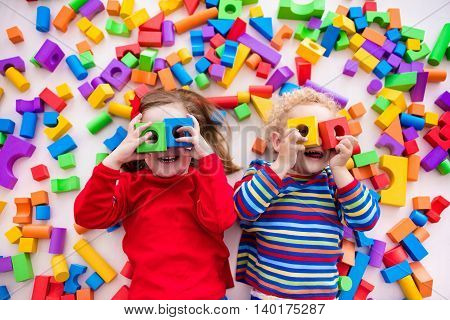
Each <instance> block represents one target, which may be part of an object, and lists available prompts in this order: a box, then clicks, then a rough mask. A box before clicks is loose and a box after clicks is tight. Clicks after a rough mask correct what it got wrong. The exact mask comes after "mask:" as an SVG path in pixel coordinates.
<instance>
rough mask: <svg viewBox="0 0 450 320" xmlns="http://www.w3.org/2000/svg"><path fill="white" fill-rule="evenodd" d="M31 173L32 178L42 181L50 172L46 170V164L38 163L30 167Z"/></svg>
mask: <svg viewBox="0 0 450 320" xmlns="http://www.w3.org/2000/svg"><path fill="white" fill-rule="evenodd" d="M31 175H32V176H33V179H34V180H36V181H42V180H45V179H48V178H50V173H49V172H48V168H47V166H46V165H43V164H40V165H37V166H35V167H33V168H31Z"/></svg>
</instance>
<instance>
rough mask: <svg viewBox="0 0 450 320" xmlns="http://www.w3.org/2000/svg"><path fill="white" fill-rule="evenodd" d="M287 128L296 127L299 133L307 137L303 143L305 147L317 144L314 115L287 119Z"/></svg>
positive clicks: (316, 127)
mask: <svg viewBox="0 0 450 320" xmlns="http://www.w3.org/2000/svg"><path fill="white" fill-rule="evenodd" d="M287 127H288V128H296V129H297V130H298V131H299V132H300V134H301V135H302V136H303V137H305V138H306V139H308V140H307V141H306V142H305V143H304V145H305V147H318V146H319V127H318V123H317V118H316V117H314V116H310V117H304V118H294V119H288V121H287Z"/></svg>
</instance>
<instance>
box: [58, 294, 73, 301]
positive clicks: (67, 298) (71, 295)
mask: <svg viewBox="0 0 450 320" xmlns="http://www.w3.org/2000/svg"><path fill="white" fill-rule="evenodd" d="M61 300H75V295H74V294H64V295H62V296H61Z"/></svg>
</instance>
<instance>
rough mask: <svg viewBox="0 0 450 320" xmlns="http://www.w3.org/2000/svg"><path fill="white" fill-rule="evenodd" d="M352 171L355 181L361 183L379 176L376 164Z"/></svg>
mask: <svg viewBox="0 0 450 320" xmlns="http://www.w3.org/2000/svg"><path fill="white" fill-rule="evenodd" d="M350 171H351V173H352V175H353V177H355V179H356V180H359V181H361V180H366V179H370V178H371V177H373V176H376V175H378V174H379V172H378V168H377V166H376V165H375V164H370V165H368V166H364V167H359V168H353V169H351V170H350Z"/></svg>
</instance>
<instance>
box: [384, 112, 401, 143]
mask: <svg viewBox="0 0 450 320" xmlns="http://www.w3.org/2000/svg"><path fill="white" fill-rule="evenodd" d="M384 133H387V134H388V135H389V136H391V137H392V138H394V140H395V141H397V142H398V143H400V144H401V145H402V146H403V145H404V144H405V141H404V140H403V133H402V126H401V124H400V118H398V117H396V118H395V119H394V121H392V123H391V124H390V126H389V127H387V128H386V130H384Z"/></svg>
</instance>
